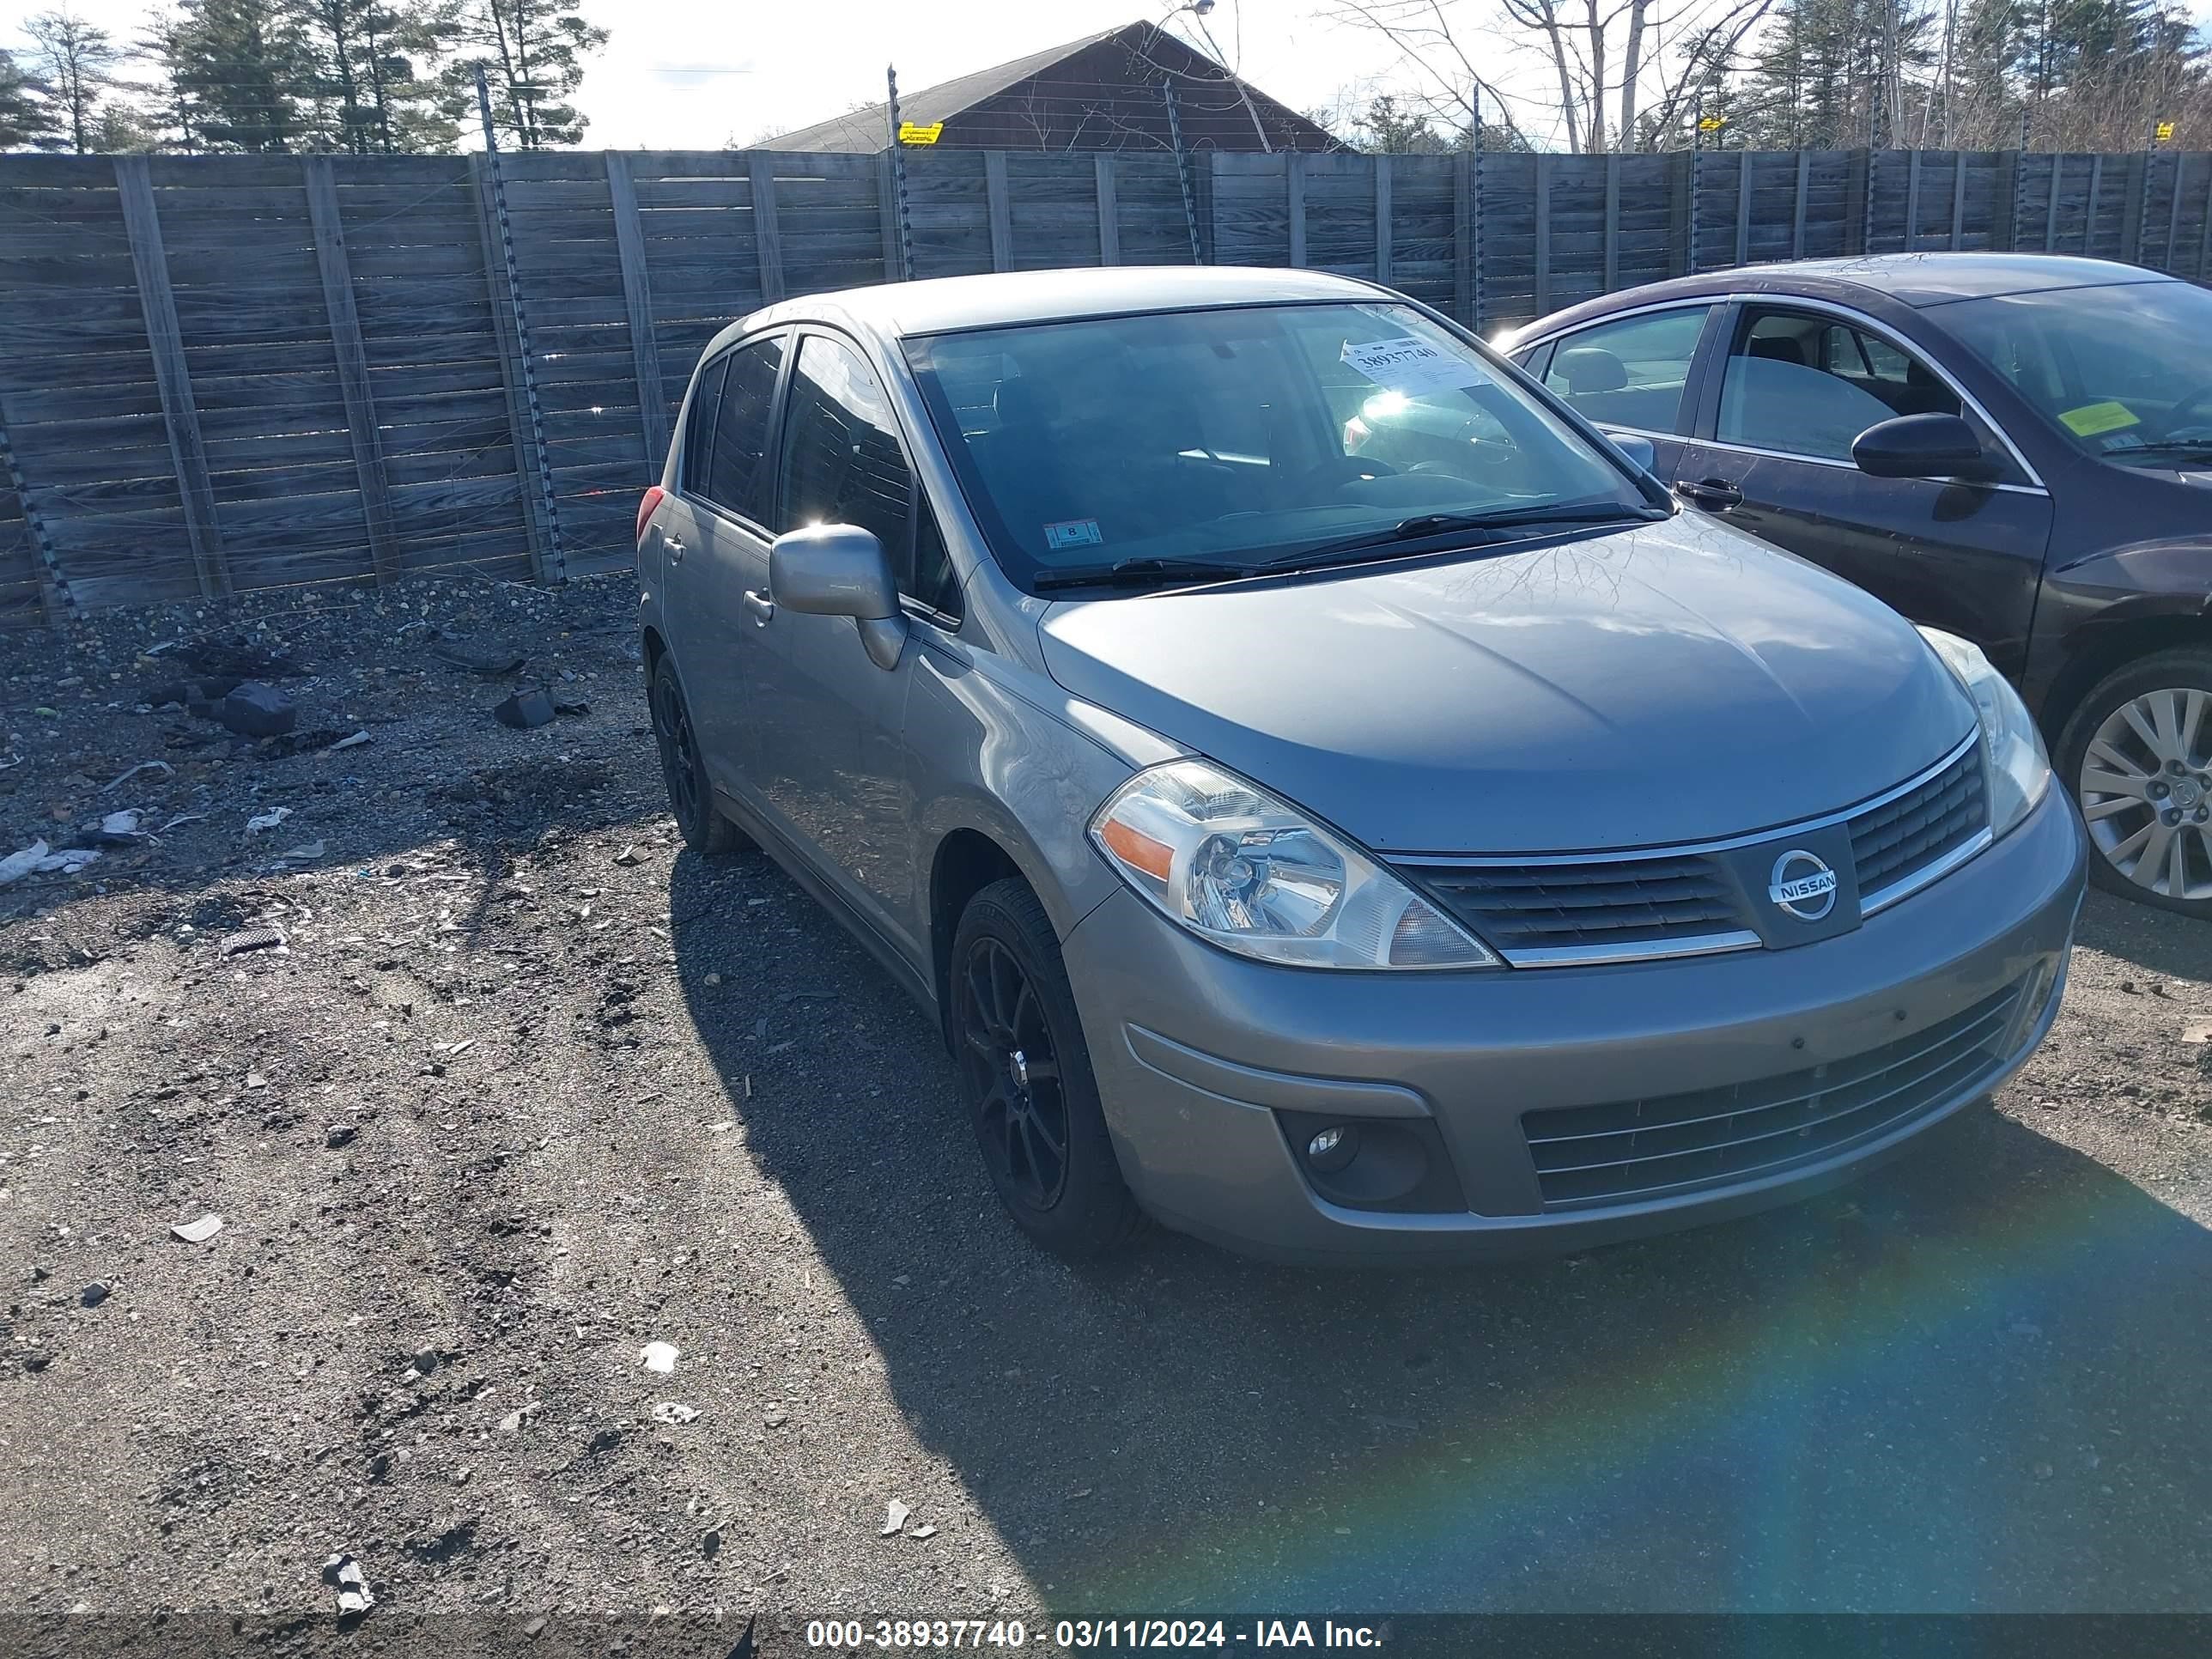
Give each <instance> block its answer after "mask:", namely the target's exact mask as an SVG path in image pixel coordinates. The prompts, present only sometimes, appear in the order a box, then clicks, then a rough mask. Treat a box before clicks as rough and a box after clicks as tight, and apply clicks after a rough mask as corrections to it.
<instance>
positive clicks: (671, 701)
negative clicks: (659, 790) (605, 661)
mask: <svg viewBox="0 0 2212 1659" xmlns="http://www.w3.org/2000/svg"><path fill="white" fill-rule="evenodd" d="M649 696H650V699H651V702H652V704H653V742H654V743H655V744H657V745H658V746H659V750H660V778H661V781H662V783H663V784H665V786H666V787H667V789H668V810H669V811H670V812H671V814H672V815H673V816H674V817H675V819H676V827H677V829H678V830H679V831H681V832H682V834H683V836H684V845H685V846H686V847H689V848H690V849H691V850H692V851H693V852H695V853H697V854H701V855H702V857H706V858H720V856H722V855H723V854H726V853H734V852H737V851H738V850H739V849H740V848H744V847H748V846H750V845H751V842H750V837H748V836H746V835H745V833H744V831H743V830H742V829H738V826H737V825H736V824H734V823H731V822H730V821H729V819H727V818H726V817H723V816H722V814H721V811H720V809H719V808H717V807H716V806H715V805H714V786H713V785H712V784H710V783H709V782H708V781H707V763H706V760H705V758H704V757H702V755H701V754H700V752H699V740H698V738H697V736H696V733H695V732H694V731H693V729H692V726H691V711H690V707H689V705H687V704H686V703H685V702H684V685H683V683H682V682H681V681H680V680H678V678H676V665H675V664H674V663H672V662H671V661H670V660H669V659H668V657H667V654H666V653H662V655H661V658H660V660H659V662H657V663H656V664H654V665H653V679H652V681H651V683H650V686H649Z"/></svg>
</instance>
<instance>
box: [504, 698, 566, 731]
mask: <svg viewBox="0 0 2212 1659" xmlns="http://www.w3.org/2000/svg"><path fill="white" fill-rule="evenodd" d="M491 714H492V718H493V719H494V720H497V721H498V722H499V723H500V724H501V726H513V728H514V729H515V730H516V731H518V732H527V731H529V730H530V729H531V728H532V726H549V725H550V724H551V723H552V720H553V699H552V698H550V697H549V696H546V695H545V694H544V692H543V691H517V692H515V693H514V694H513V696H509V697H507V699H506V700H505V701H503V702H500V703H498V704H497V705H495V707H494V708H493V709H492V711H491Z"/></svg>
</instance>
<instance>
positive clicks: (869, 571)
mask: <svg viewBox="0 0 2212 1659" xmlns="http://www.w3.org/2000/svg"><path fill="white" fill-rule="evenodd" d="M768 591H769V599H771V600H773V601H774V602H775V604H776V605H778V606H780V607H781V608H782V609H783V610H786V611H798V612H799V613H800V614H802V615H805V616H811V617H851V618H852V619H853V621H854V625H855V626H857V627H858V628H859V629H860V643H861V644H862V645H864V646H866V647H867V652H868V659H869V660H870V661H872V662H873V663H874V664H875V665H876V666H877V667H878V668H890V667H893V666H895V665H896V664H897V662H898V659H899V647H901V646H902V645H903V644H904V643H905V642H906V617H905V615H904V613H903V612H902V611H900V609H899V598H898V580H897V579H896V577H895V576H893V575H892V574H891V562H890V557H889V556H887V555H885V553H884V544H882V543H881V542H879V541H878V540H877V539H876V534H875V532H873V531H872V530H863V529H861V528H860V526H858V525H849V524H818V525H814V526H810V527H809V528H807V529H805V530H791V531H787V532H784V533H783V534H782V535H781V536H778V537H777V538H775V541H773V542H771V543H770V544H769V550H768Z"/></svg>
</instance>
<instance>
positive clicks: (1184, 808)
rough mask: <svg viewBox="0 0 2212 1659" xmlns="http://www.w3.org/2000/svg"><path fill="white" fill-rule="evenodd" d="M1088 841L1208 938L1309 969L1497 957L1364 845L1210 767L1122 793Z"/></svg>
mask: <svg viewBox="0 0 2212 1659" xmlns="http://www.w3.org/2000/svg"><path fill="white" fill-rule="evenodd" d="M1091 841H1092V842H1094V843H1095V844H1096V845H1097V848H1098V850H1099V851H1100V852H1101V853H1103V854H1105V855H1106V858H1107V860H1108V861H1109V862H1110V863H1111V864H1112V865H1113V866H1114V867H1115V869H1116V870H1118V871H1120V872H1121V875H1122V876H1123V878H1126V879H1127V882H1128V884H1130V885H1131V886H1132V887H1133V888H1135V889H1136V890H1138V891H1139V893H1142V894H1143V895H1144V896H1146V898H1148V899H1150V900H1151V901H1152V903H1153V904H1154V905H1156V906H1158V908H1159V909H1160V910H1161V911H1162V912H1163V913H1164V914H1165V915H1168V916H1170V918H1172V919H1173V920H1175V921H1178V922H1181V923H1182V925H1183V926H1184V927H1188V928H1189V929H1190V930H1191V932H1193V933H1196V934H1197V935H1198V936H1199V937H1200V938H1201V939H1210V940H1211V941H1212V942H1213V943H1214V944H1216V945H1221V946H1222V947H1224V948H1225V949H1227V950H1231V951H1237V953H1238V954H1240V955H1242V956H1248V957H1258V958H1259V959H1260V960H1261V961H1262V962H1279V963H1291V964H1293V965H1296V966H1298V967H1303V968H1490V967H1495V966H1497V965H1498V957H1496V956H1495V955H1494V954H1492V951H1489V950H1488V949H1487V948H1486V946H1484V945H1482V944H1480V942H1479V941H1477V940H1476V939H1473V938H1471V937H1469V936H1468V934H1467V933H1465V932H1464V931H1462V929H1461V928H1460V927H1459V926H1458V924H1456V923H1455V922H1454V921H1451V920H1450V919H1449V918H1448V917H1446V916H1445V915H1443V914H1442V913H1441V912H1439V911H1438V910H1437V908H1435V907H1434V906H1433V905H1431V904H1430V903H1429V902H1428V901H1427V900H1425V899H1424V898H1421V897H1420V896H1418V895H1417V894H1415V893H1414V892H1413V891H1412V890H1410V889H1408V888H1407V886H1406V884H1404V883H1403V882H1401V881H1400V880H1399V879H1398V878H1396V877H1395V876H1393V875H1391V874H1390V873H1389V872H1388V871H1386V870H1384V869H1383V868H1382V867H1381V866H1378V865H1377V864H1376V862H1375V861H1374V860H1372V859H1370V858H1369V857H1368V856H1367V855H1366V854H1364V853H1362V852H1361V851H1360V850H1359V849H1358V848H1356V847H1352V846H1350V845H1348V844H1347V843H1346V842H1344V841H1343V840H1341V839H1340V838H1339V837H1338V836H1334V835H1332V834H1331V833H1330V832H1329V831H1328V830H1326V829H1322V827H1321V826H1320V825H1318V824H1316V823H1313V822H1312V821H1311V820H1310V818H1308V817H1306V816H1305V815H1304V813H1302V812H1300V811H1297V809H1296V808H1295V807H1292V806H1291V805H1287V804H1286V803H1285V802H1283V801H1279V800H1278V799H1275V798H1274V797H1273V795H1271V794H1269V793H1267V791H1266V790H1264V789H1261V788H1259V787H1257V786H1255V785H1253V784H1249V783H1247V782H1245V781H1244V780H1243V779H1242V778H1240V777H1237V776H1236V775H1233V774H1231V773H1228V772H1225V771H1223V770H1221V769H1219V768H1218V767H1216V766H1212V765H1210V764H1208V763H1206V762H1204V761H1198V760H1179V761H1170V762H1168V763H1166V764H1164V765H1162V766H1155V767H1153V768H1152V769H1151V770H1150V771H1147V772H1139V774H1138V775H1136V776H1135V777H1133V778H1131V779H1130V780H1129V781H1127V783H1125V784H1123V785H1122V786H1121V787H1120V788H1119V789H1116V790H1115V792H1114V793H1113V794H1112V796H1111V797H1110V798H1109V799H1108V800H1107V802H1106V804H1105V805H1103V806H1102V807H1100V808H1099V809H1098V816H1097V817H1095V818H1093V819H1092V820H1091Z"/></svg>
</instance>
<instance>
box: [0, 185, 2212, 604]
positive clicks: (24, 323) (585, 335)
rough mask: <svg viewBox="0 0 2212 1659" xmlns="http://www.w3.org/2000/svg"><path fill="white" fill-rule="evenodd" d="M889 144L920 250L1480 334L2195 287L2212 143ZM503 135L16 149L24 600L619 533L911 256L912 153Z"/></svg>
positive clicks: (176, 591)
mask: <svg viewBox="0 0 2212 1659" xmlns="http://www.w3.org/2000/svg"><path fill="white" fill-rule="evenodd" d="M905 160H906V163H907V173H908V188H907V194H906V207H905V212H904V220H905V234H906V236H907V237H908V246H910V250H911V262H912V268H913V271H914V274H915V276H946V275H952V274H956V273H960V272H967V271H981V270H1029V269H1036V268H1041V267H1047V266H1056V265H1088V264H1187V263H1189V262H1190V261H1191V260H1192V258H1194V255H1195V257H1196V258H1200V259H1202V260H1205V261H1207V262H1212V263H1219V264H1270V265H1282V264H1290V265H1305V266H1311V267H1314V268H1316V269H1323V270H1335V271H1341V272H1346V273H1348V274H1352V275H1356V276H1372V277H1376V278H1379V279H1380V280H1382V281H1383V282H1385V283H1389V284H1390V285H1391V286H1393V287H1395V288H1398V289H1402V290H1404V291H1405V292H1407V293H1408V294H1411V295H1415V296H1416V297H1418V298H1419V299H1422V300H1425V301H1429V302H1430V303H1431V304H1434V305H1436V306H1437V307H1440V308H1442V309H1443V310H1445V311H1448V312H1449V313H1451V314H1452V315H1454V316H1455V317H1458V318H1460V319H1463V320H1466V321H1468V322H1471V323H1474V325H1477V326H1478V327H1480V328H1482V329H1484V330H1485V331H1490V330H1492V329H1494V328H1496V327H1498V326H1500V325H1505V324H1508V323H1511V322H1515V321H1518V320H1522V319H1528V318H1530V317H1534V316H1538V315H1541V314H1542V313H1546V312H1547V311H1550V310H1553V309H1555V308H1557V307H1561V306H1565V305H1569V304H1571V303H1573V302H1575V301H1578V300H1583V299H1586V298H1589V297H1590V296H1592V295H1597V294H1601V293H1605V292H1607V291H1609V290H1611V289H1617V288H1623V287H1629V286H1632V285H1634V284H1636V283H1644V282H1649V281H1651V280H1654V279H1656V278H1659V277H1662V276H1672V275H1678V274H1680V273H1681V272H1683V271H1686V270H1711V269H1717V268H1721V267H1724V266H1728V265H1732V264H1741V263H1746V262H1753V261H1760V260H1772V259H1782V258H1793V257H1800V256H1805V257H1809V256H1815V255H1820V254H1844V253H1855V252H1862V251H1872V252H1883V251H1887V250H1893V249H1899V248H1906V247H1911V248H1951V247H1960V248H1991V247H1995V248H2018V249H2031V250H2044V251H2050V252H2068V253H2088V254H2093V255H2097V256H2100V257H2104V258H2119V259H2126V260H2130V261H2134V262H2136V263H2139V264H2146V265H2151V266H2155V267H2158V268H2160V269H2163V270H2170V271H2172V272H2174V273H2176V274H2178V275H2181V276H2189V277H2191V278H2193V279H2196V280H2198V281H2204V282H2212V155H2204V154H2195V155H2172V154H2166V155H2063V156H2060V155H2020V154H2015V153H1982V154H1966V155H1958V154H1952V153H1948V152H1935V151H1911V152H1907V151H1899V152H1882V153H1875V154H1872V155H1869V153H1868V152H1866V151H1863V150H1857V151H1841V150H1838V151H1826V152H1808V153H1802V154H1799V153H1767V152H1758V153H1745V152H1709V153H1706V154H1704V155H1699V156H1696V157H1694V158H1693V157H1692V156H1690V155H1624V156H1565V155H1484V156H1480V157H1477V156H1473V155H1440V156H1390V157H1375V156H1365V155H1229V154H1215V153H1209V154H1207V155H1202V156H1200V157H1198V158H1196V160H1195V161H1194V165H1193V166H1192V167H1190V168H1189V170H1188V173H1186V174H1183V175H1181V176H1179V174H1178V169H1177V167H1176V161H1175V159H1174V158H1173V157H1172V156H1171V155H1164V154H1130V153H1123V154H1115V155H1042V154H1029V155H1022V154H1013V153H999V152H982V151H968V152H959V151H948V152H944V153H936V152H913V153H909V154H908V155H907V156H906V158H905ZM501 165H502V168H503V172H504V176H505V181H506V190H505V196H506V205H507V231H508V236H507V238H506V239H502V236H501V225H500V220H499V216H498V214H497V212H496V211H495V208H496V204H495V197H494V194H493V191H492V190H491V186H490V177H489V172H488V170H487V169H486V167H485V165H484V161H483V157H481V156H477V157H452V156H445V157H374V158H356V157H330V158H325V157H312V158H305V159H301V158H293V157H276V156H266V157H264V156H222V157H208V158H156V159H152V160H149V159H147V158H143V157H125V158H119V159H118V158H100V157H81V158H80V157H38V156H7V157H0V623H40V622H42V621H44V622H52V621H58V620H60V619H63V618H64V617H67V616H68V615H70V613H71V612H72V611H74V610H76V609H80V608H91V607H96V606H101V605H118V604H126V603H143V602H148V601H161V600H177V599H192V598H196V597H201V596H215V595H220V594H222V593H226V592H234V591H243V590H246V589H255V588H268V587H277V586H297V585H301V584H313V583H324V582H337V581H345V582H358V581H374V582H378V583H383V582H388V581H391V580H394V579H396V578H397V577H398V576H401V575H403V574H407V573H410V572H415V571H425V570H435V569H449V568H456V567H464V566H465V567H469V568H474V569H477V570H482V571H485V572H489V573H493V574H507V575H516V576H524V577H529V576H536V577H538V578H540V579H545V580H558V579H559V578H561V577H562V576H564V575H567V574H576V573H580V572H584V571H588V570H594V569H604V568H608V567H610V566H612V565H617V564H619V563H621V562H624V561H625V560H627V558H628V557H629V544H630V531H631V524H632V520H633V517H634V514H635V506H636V501H637V495H638V492H639V491H640V490H641V489H642V488H643V487H644V485H645V484H646V483H647V482H649V480H650V479H651V477H653V474H654V473H655V471H657V470H658V466H659V458H660V457H661V455H662V454H663V453H665V449H666V446H667V442H668V435H669V428H670V425H671V419H672V416H673V415H674V412H675V409H676V406H677V404H678V402H679V400H680V399H681V398H682V395H683V392H684V385H685V383H686V380H687V379H688V377H689V375H690V370H691V367H692V365H693V363H694V362H695V361H696V358H697V356H698V354H699V351H700V349H701V348H702V346H703V345H704V344H705V343H706V342H707V341H708V339H709V338H710V337H712V336H713V334H714V332H715V331H716V330H718V329H719V328H720V327H721V326H722V325H724V324H725V323H727V322H728V321H730V320H731V319H733V318H736V317H738V316H742V315H743V314H744V313H746V312H748V311H750V310H751V309H752V308H754V307H757V306H758V305H760V304H762V303H763V302H764V301H769V300H774V299H777V298H780V297H781V296H783V295H788V294H797V293H805V292H808V291H812V290H818V289H831V288H841V287H846V286H849V285H852V284H855V283H876V282H881V281H884V280H886V279H887V278H889V277H896V276H897V275H898V274H899V272H900V271H901V270H902V265H903V264H904V260H903V258H902V214H901V209H900V204H899V200H898V196H897V192H896V191H895V190H894V189H893V187H892V177H891V168H890V161H889V158H888V157H884V156H872V155H786V154H778V153H774V152H763V151H755V152H744V153H724V152H682V153H653V152H623V151H612V152H607V153H604V154H594V153H582V152H564V153H560V154H538V155H520V156H507V157H503V158H502V163H501ZM510 240H511V243H512V247H513V260H514V265H515V270H516V273H517V278H518V282H519V286H520V290H521V295H522V298H523V300H524V301H525V305H524V307H523V316H524V319H525V320H526V325H527V331H528V345H529V350H528V352H527V353H525V352H524V351H523V350H522V349H521V340H520V337H519V336H518V332H517V328H516V316H515V309H514V307H513V305H512V304H511V303H510V295H509V289H508V283H507V254H506V247H507V242H508V241H510ZM541 455H542V456H543V457H544V469H543V471H541V469H540V457H541Z"/></svg>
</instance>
